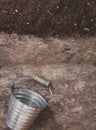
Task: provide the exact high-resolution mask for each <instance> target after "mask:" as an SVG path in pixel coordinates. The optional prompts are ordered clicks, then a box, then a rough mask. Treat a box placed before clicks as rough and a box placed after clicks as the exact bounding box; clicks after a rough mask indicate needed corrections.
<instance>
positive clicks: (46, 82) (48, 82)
mask: <svg viewBox="0 0 96 130" xmlns="http://www.w3.org/2000/svg"><path fill="white" fill-rule="evenodd" d="M24 79H30V80H34V81H35V82H37V83H39V84H41V85H42V86H44V87H47V88H48V89H49V92H50V99H49V101H48V103H50V100H51V99H52V96H53V92H52V84H51V82H50V81H46V80H45V79H43V78H41V77H38V76H35V75H33V76H32V77H30V78H28V77H24V78H20V79H19V80H17V81H15V82H13V84H12V92H13V91H14V89H15V84H16V83H18V82H20V81H21V80H24Z"/></svg>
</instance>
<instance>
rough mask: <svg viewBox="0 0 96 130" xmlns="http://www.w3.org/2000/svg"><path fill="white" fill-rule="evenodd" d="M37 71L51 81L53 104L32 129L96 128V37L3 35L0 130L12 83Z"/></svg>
mask: <svg viewBox="0 0 96 130" xmlns="http://www.w3.org/2000/svg"><path fill="white" fill-rule="evenodd" d="M33 74H36V75H39V76H42V77H45V78H46V79H48V80H51V81H52V83H53V87H54V96H53V99H52V103H51V105H50V106H49V107H48V108H46V109H45V110H44V111H43V112H42V113H41V114H40V116H39V117H38V119H37V120H36V122H35V123H34V125H33V126H31V127H30V130H33V129H34V130H56V129H58V130H96V38H95V37H86V38H82V39H74V38H62V39H60V38H53V37H51V38H45V39H42V38H36V37H34V36H32V35H30V36H28V35H24V36H23V35H22V36H21V35H16V34H12V35H8V34H2V33H1V34H0V130H8V128H7V126H6V124H5V117H6V112H7V109H8V101H9V97H10V92H11V84H12V82H13V81H14V80H15V79H17V78H20V77H22V76H32V75H33Z"/></svg>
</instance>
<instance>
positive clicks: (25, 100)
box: [6, 76, 52, 130]
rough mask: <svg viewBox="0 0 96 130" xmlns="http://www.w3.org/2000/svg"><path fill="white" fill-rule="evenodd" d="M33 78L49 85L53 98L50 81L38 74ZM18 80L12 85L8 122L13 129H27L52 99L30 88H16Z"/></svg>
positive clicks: (44, 84)
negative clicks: (47, 99)
mask: <svg viewBox="0 0 96 130" xmlns="http://www.w3.org/2000/svg"><path fill="white" fill-rule="evenodd" d="M20 80H22V79H20ZM20 80H19V81H20ZM32 80H34V81H36V82H38V83H40V84H42V85H43V86H46V87H48V88H49V91H50V94H51V95H50V99H51V97H52V91H51V84H50V82H48V81H45V80H44V79H42V78H39V77H37V76H33V77H32ZM17 82H18V81H16V82H15V83H13V85H12V93H11V98H10V102H9V109H8V113H7V117H6V124H7V125H8V127H9V128H10V129H12V130H27V129H28V128H29V126H30V125H31V124H32V123H33V122H34V121H35V119H36V117H37V116H38V114H39V113H40V112H41V111H42V110H43V109H44V108H45V107H46V106H47V105H48V103H49V101H50V100H49V101H46V99H45V98H44V97H42V96H41V95H39V94H37V93H36V92H34V91H31V90H29V89H21V88H16V87H15V84H16V83H17Z"/></svg>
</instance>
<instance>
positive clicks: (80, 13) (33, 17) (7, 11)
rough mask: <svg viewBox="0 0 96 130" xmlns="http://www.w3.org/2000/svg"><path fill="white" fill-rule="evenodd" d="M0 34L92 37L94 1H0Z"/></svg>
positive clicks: (95, 22)
mask: <svg viewBox="0 0 96 130" xmlns="http://www.w3.org/2000/svg"><path fill="white" fill-rule="evenodd" d="M0 31H6V32H18V33H32V34H36V35H37V34H38V35H46V34H49V35H64V34H66V35H74V34H80V35H86V34H89V35H94V34H96V0H0Z"/></svg>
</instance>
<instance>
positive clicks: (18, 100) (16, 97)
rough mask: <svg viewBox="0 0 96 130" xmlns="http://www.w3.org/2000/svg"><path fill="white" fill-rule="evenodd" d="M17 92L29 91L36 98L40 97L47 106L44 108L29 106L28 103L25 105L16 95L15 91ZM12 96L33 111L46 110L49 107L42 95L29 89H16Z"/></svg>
mask: <svg viewBox="0 0 96 130" xmlns="http://www.w3.org/2000/svg"><path fill="white" fill-rule="evenodd" d="M15 90H18V91H19V90H23V91H27V92H31V93H32V94H35V95H36V96H38V97H39V98H40V99H41V100H43V102H44V104H46V105H44V107H37V108H36V107H32V106H28V105H27V104H26V103H23V102H21V101H20V100H19V99H18V98H17V97H16V95H15V94H14V91H15ZM11 94H12V96H13V97H14V98H15V99H16V100H18V101H19V102H20V103H22V104H23V105H25V106H27V107H28V108H31V109H38V110H41V109H44V108H45V107H46V106H47V105H48V103H47V101H46V99H45V98H44V97H43V96H42V95H40V94H38V93H36V92H34V91H32V90H29V89H22V88H14V90H13V91H12V93H11Z"/></svg>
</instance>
